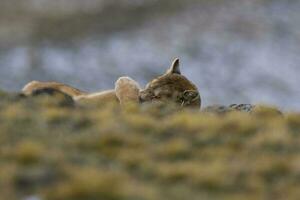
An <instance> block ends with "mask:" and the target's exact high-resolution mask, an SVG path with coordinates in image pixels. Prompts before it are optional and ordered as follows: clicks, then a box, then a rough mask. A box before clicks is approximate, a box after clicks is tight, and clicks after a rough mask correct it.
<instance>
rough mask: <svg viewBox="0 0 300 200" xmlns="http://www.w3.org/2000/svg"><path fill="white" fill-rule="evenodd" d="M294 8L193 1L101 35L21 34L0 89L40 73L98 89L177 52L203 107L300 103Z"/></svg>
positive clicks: (144, 75) (2, 66) (298, 6)
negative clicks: (34, 38) (30, 36)
mask: <svg viewBox="0 0 300 200" xmlns="http://www.w3.org/2000/svg"><path fill="white" fill-rule="evenodd" d="M65 2H67V1H65ZM95 2H97V1H95ZM95 2H94V3H95ZM145 2H147V1H145ZM149 2H150V0H149ZM151 9H156V8H155V7H154V8H152V7H151ZM156 10H157V9H156ZM299 10H300V2H298V1H275V0H273V1H263V0H261V1H259V0H239V1H238V0H231V1H211V2H210V3H207V2H205V1H192V0H191V1H187V3H186V5H185V6H184V7H182V8H180V9H178V10H177V11H176V12H166V13H165V11H161V12H155V13H153V15H151V12H150V14H149V15H148V16H147V17H146V18H145V19H144V20H143V21H142V23H141V22H139V23H136V24H135V23H134V22H133V24H134V25H133V26H128V27H126V24H127V23H128V22H127V21H126V22H124V23H125V24H122V23H121V24H122V25H123V26H124V27H123V28H119V29H117V30H114V29H112V30H110V31H108V32H105V33H104V32H103V30H101V29H100V30H97V31H92V32H88V30H87V33H85V34H82V36H80V37H76V38H75V39H74V38H71V39H61V40H58V41H56V40H55V39H53V38H49V39H48V38H47V37H46V38H42V39H39V40H37V42H36V41H35V42H33V43H34V44H33V43H32V42H28V41H27V40H24V41H25V42H24V41H23V40H20V41H19V42H15V43H13V45H8V46H3V47H2V48H1V51H0V72H1V74H0V87H2V88H4V89H6V90H20V89H21V87H22V86H23V85H24V84H25V83H26V82H27V81H30V80H32V79H37V80H45V81H46V80H56V81H62V82H65V83H68V84H71V85H74V86H76V87H78V88H81V89H85V90H88V91H97V90H101V89H106V88H111V87H113V84H114V81H115V80H116V79H117V77H119V76H122V75H128V76H131V77H132V78H134V79H136V80H138V81H139V82H141V83H143V84H145V83H146V82H147V81H148V80H150V79H151V78H153V77H154V76H156V75H158V74H161V73H163V72H164V71H165V70H166V69H167V67H168V66H169V65H170V62H171V61H172V59H173V58H175V57H179V58H181V62H182V72H183V73H184V74H185V75H186V76H187V77H188V78H190V79H191V80H192V81H193V82H195V83H196V84H197V86H198V87H199V89H200V91H201V94H202V99H203V103H204V104H205V105H209V104H214V103H220V104H230V103H268V104H274V105H277V106H279V107H281V108H284V109H300V103H299V99H300V89H299V85H300V80H299V78H298V77H299V74H300V58H299V55H300V45H299V44H300V12H299ZM127 14H128V13H127ZM126 17H128V16H127V15H125V16H124V18H126ZM74 20H75V19H74ZM107 20H111V18H110V16H108V17H107ZM131 20H134V18H132V19H131ZM93 23H95V26H97V20H94V21H93ZM55 28H58V30H59V28H60V27H55ZM54 31H55V30H54ZM0 33H1V32H0ZM0 36H1V35H0Z"/></svg>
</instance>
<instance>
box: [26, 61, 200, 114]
mask: <svg viewBox="0 0 300 200" xmlns="http://www.w3.org/2000/svg"><path fill="white" fill-rule="evenodd" d="M49 88H50V89H55V90H58V91H60V92H63V93H65V94H67V95H69V96H71V97H72V98H73V99H74V100H75V101H82V100H85V101H90V100H97V101H99V102H110V101H111V102H115V101H117V102H119V103H120V104H121V105H124V104H126V103H127V102H134V103H144V102H153V101H160V102H166V103H168V102H173V103H176V104H178V105H180V106H184V107H195V108H200V106H201V98H200V94H199V91H198V89H197V87H196V86H195V85H194V84H193V83H192V82H191V81H190V80H188V79H187V78H186V77H185V76H183V75H182V74H181V72H180V69H179V59H176V60H174V62H173V64H172V65H171V67H170V68H169V70H168V71H167V72H166V73H165V74H163V75H162V76H159V77H157V78H155V79H154V80H152V81H150V83H148V84H147V86H146V88H145V89H143V90H141V89H140V86H139V84H138V83H137V82H136V81H134V80H132V79H131V78H129V77H121V78H119V79H118V80H117V81H116V84H115V89H114V90H107V91H103V92H99V93H87V92H84V91H81V90H79V89H76V88H73V87H71V86H68V85H65V84H62V83H57V82H39V81H32V82H30V83H28V84H27V85H26V86H25V87H24V88H23V90H22V92H23V94H24V95H26V96H30V95H32V94H33V93H34V92H36V91H42V90H46V89H49Z"/></svg>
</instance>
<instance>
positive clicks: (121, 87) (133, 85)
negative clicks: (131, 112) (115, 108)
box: [115, 77, 140, 105]
mask: <svg viewBox="0 0 300 200" xmlns="http://www.w3.org/2000/svg"><path fill="white" fill-rule="evenodd" d="M115 92H116V96H117V97H118V99H119V101H120V104H121V105H124V104H126V103H130V102H131V103H138V102H139V92H140V86H139V84H138V83H137V82H136V81H134V80H133V79H131V78H129V77H120V78H119V79H118V80H117V81H116V83H115Z"/></svg>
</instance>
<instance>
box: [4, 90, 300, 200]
mask: <svg viewBox="0 0 300 200" xmlns="http://www.w3.org/2000/svg"><path fill="white" fill-rule="evenodd" d="M299 133H300V114H299V113H298V114H297V113H285V114H284V116H282V115H280V114H278V113H277V112H276V110H274V109H273V108H268V107H261V106H260V107H258V108H257V109H256V110H255V111H254V112H253V113H252V114H246V113H236V112H231V113H228V114H226V115H214V114H209V113H202V112H199V111H190V110H178V108H175V107H173V106H168V107H162V106H144V107H141V108H138V107H135V106H129V107H128V108H126V109H124V110H121V109H120V108H118V106H116V105H97V104H88V105H87V104H85V105H79V106H76V107H75V106H74V105H73V104H72V101H70V99H66V98H65V97H64V96H60V95H57V96H56V97H48V96H40V97H37V98H34V99H33V98H29V99H25V98H22V97H19V96H18V95H12V94H6V93H3V92H2V93H1V95H0V153H1V156H0V193H1V199H10V200H14V199H25V198H26V197H32V196H34V197H37V198H38V199H42V200H44V199H45V200H47V199H49V200H87V199H88V200H94V199H106V200H119V199H128V200H129V199H130V200H134V199H136V200H159V199H161V200H165V199H174V200H180V199H191V200H193V199H195V200H196V199H271V198H272V199H297V198H298V197H299V195H300V194H299V187H300V179H299V176H300V170H299V169H300V168H299V166H300V159H299V155H300V148H299V146H300V140H299Z"/></svg>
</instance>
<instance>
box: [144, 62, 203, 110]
mask: <svg viewBox="0 0 300 200" xmlns="http://www.w3.org/2000/svg"><path fill="white" fill-rule="evenodd" d="M140 100H141V101H142V102H152V101H160V102H174V103H177V104H180V105H181V106H185V107H197V108H200V106H201V98H200V94H199V91H198V89H197V87H196V86H195V85H194V84H193V83H192V82H191V81H190V80H188V79H187V78H186V77H185V76H183V75H182V74H181V72H180V69H179V60H178V59H175V60H174V62H173V64H172V65H171V67H170V69H168V70H167V72H166V73H165V74H164V75H162V76H159V77H158V78H156V79H154V80H152V81H151V82H150V83H148V84H147V86H146V88H145V89H144V90H142V91H140Z"/></svg>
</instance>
